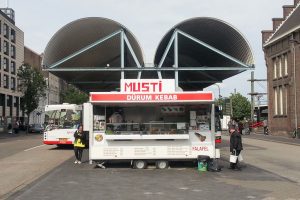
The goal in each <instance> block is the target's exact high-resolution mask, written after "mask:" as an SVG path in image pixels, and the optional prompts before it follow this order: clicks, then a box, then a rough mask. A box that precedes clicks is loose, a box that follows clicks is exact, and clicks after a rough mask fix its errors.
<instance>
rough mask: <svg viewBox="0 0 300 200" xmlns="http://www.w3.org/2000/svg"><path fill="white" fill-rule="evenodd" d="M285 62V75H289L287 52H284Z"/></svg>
mask: <svg viewBox="0 0 300 200" xmlns="http://www.w3.org/2000/svg"><path fill="white" fill-rule="evenodd" d="M283 63H284V75H285V76H286V75H288V59H287V54H284V56H283Z"/></svg>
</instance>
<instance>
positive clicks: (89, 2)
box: [0, 0, 294, 100]
mask: <svg viewBox="0 0 300 200" xmlns="http://www.w3.org/2000/svg"><path fill="white" fill-rule="evenodd" d="M293 2H294V1H293V0H251V1H246V0H209V1H208V0H26V1H25V0H10V1H9V7H11V8H13V9H14V10H15V21H16V25H17V26H18V27H19V28H20V29H21V30H22V31H23V32H24V35H25V45H26V46H27V47H29V48H30V49H32V50H34V51H35V52H37V53H42V52H43V51H44V49H45V47H46V45H47V43H48V42H49V40H50V39H51V37H52V36H53V35H54V34H55V32H57V31H58V30H59V29H60V28H61V27H63V26H64V25H66V24H67V23H69V22H71V21H74V20H76V19H80V18H84V17H105V18H110V19H112V20H115V21H117V22H119V23H121V24H123V25H124V26H126V27H127V28H128V29H129V30H130V31H131V32H132V33H133V34H134V35H135V36H136V38H137V39H138V41H139V43H140V44H141V47H142V49H143V51H144V56H145V61H146V63H153V57H154V54H155V50H156V48H157V46H158V44H159V42H160V40H161V38H162V37H163V36H164V34H165V33H166V32H167V31H168V30H169V29H171V28H172V27H173V26H174V25H176V24H178V23H180V22H181V21H183V20H186V19H189V18H193V17H214V18H219V19H221V20H224V21H226V22H228V23H230V24H231V25H233V26H234V27H236V28H237V29H238V30H239V31H240V32H241V33H242V34H243V35H244V36H245V38H246V39H247V40H248V41H249V43H250V45H251V47H252V49H253V54H254V58H255V66H256V68H255V78H258V79H265V78H266V66H265V61H264V54H263V51H262V43H261V31H262V30H271V29H272V18H276V17H282V14H283V12H282V6H283V5H292V4H293ZM0 7H7V0H0ZM250 73H251V72H250V71H247V72H243V73H241V74H239V75H237V76H234V77H231V78H229V79H227V80H225V81H223V83H220V84H219V86H220V93H221V95H222V96H223V97H226V96H229V95H230V93H233V92H234V91H236V92H240V93H241V94H242V95H244V96H247V97H248V98H249V97H250V96H249V95H247V94H248V93H249V92H250V82H248V81H247V80H248V79H250ZM266 89H267V88H266V83H259V84H255V91H257V92H266ZM206 90H211V91H213V92H214V93H215V95H216V96H217V95H219V94H218V87H217V86H215V85H213V86H211V87H209V88H207V89H206ZM264 100H266V97H264Z"/></svg>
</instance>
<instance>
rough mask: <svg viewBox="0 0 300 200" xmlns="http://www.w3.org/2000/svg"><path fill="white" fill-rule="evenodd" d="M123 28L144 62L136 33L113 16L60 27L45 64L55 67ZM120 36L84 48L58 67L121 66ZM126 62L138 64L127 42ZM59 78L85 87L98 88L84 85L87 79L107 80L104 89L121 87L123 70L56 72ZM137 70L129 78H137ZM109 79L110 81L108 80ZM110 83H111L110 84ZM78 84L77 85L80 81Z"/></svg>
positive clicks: (49, 46)
mask: <svg viewBox="0 0 300 200" xmlns="http://www.w3.org/2000/svg"><path fill="white" fill-rule="evenodd" d="M120 30H123V31H124V33H125V34H126V36H127V38H128V40H129V43H130V44H131V46H132V49H133V51H134V53H135V55H136V57H137V59H138V61H139V62H140V63H141V64H143V63H144V60H143V52H142V49H141V47H140V45H139V43H138V41H137V40H136V39H135V36H134V35H133V34H132V33H131V32H130V31H129V30H128V29H127V28H126V27H125V26H123V25H121V24H119V23H118V22H115V21H113V20H110V19H106V18H100V17H89V18H82V19H79V20H75V21H73V22H71V23H69V24H67V25H65V26H64V27H62V28H61V29H60V30H58V31H57V32H56V33H55V34H54V36H53V37H52V38H51V40H50V41H49V42H48V44H47V46H46V48H45V51H44V58H43V65H44V67H45V68H46V69H47V68H51V66H53V65H54V64H55V63H57V62H58V61H61V60H62V59H65V58H66V57H68V56H70V55H72V54H74V53H75V52H77V51H79V50H81V49H83V48H85V47H87V46H88V45H91V44H93V43H95V42H96V41H98V40H100V39H102V38H105V37H107V36H109V35H111V34H112V33H114V32H117V31H120ZM120 41H121V40H120V35H116V36H114V37H112V38H110V39H108V40H106V41H105V42H102V43H101V44H98V45H95V46H94V47H93V48H91V49H89V50H87V51H84V52H83V53H81V54H79V55H77V56H75V57H73V58H71V59H69V60H66V61H65V62H62V63H61V64H59V65H57V66H55V69H74V68H75V69H77V68H78V69H84V68H105V67H107V66H108V64H109V67H110V68H120V66H121V54H120V52H121V51H120V48H121V45H120V43H121V42H120ZM124 55H125V56H124V63H125V65H126V66H130V67H136V66H137V65H136V63H135V62H134V59H133V57H132V55H131V54H130V52H129V50H128V47H127V46H126V44H125V54H124ZM52 73H53V74H55V75H57V76H58V77H60V78H62V79H64V80H66V81H68V82H70V83H73V84H75V85H76V86H77V87H79V88H80V89H83V90H92V89H93V88H92V87H95V89H96V88H97V89H98V90H99V85H98V87H96V86H93V85H91V84H88V85H86V84H83V83H87V82H93V81H94V82H97V81H99V80H100V81H103V82H102V83H99V84H101V86H102V88H105V89H103V90H110V89H115V88H116V87H119V83H117V84H116V82H118V81H120V78H121V77H120V72H100V71H98V72H97V71H95V72H90V73H83V72H82V71H78V72H76V71H72V72H66V71H52ZM136 74H137V72H131V73H127V77H126V78H136V76H137V75H136ZM105 80H107V81H105ZM108 82H110V83H108ZM76 83H77V84H76Z"/></svg>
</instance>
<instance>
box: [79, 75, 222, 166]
mask: <svg viewBox="0 0 300 200" xmlns="http://www.w3.org/2000/svg"><path fill="white" fill-rule="evenodd" d="M83 107H84V108H83V109H84V113H83V114H84V116H83V126H84V130H85V131H89V159H90V162H101V161H102V162H109V161H113V160H118V161H130V162H131V163H132V166H133V167H134V168H146V167H147V164H148V163H156V167H157V168H167V167H168V165H169V161H177V160H194V161H196V160H197V158H198V157H199V156H200V157H204V158H207V159H209V160H211V161H213V160H215V159H217V158H220V151H219V149H216V147H215V132H216V131H215V124H216V121H215V120H216V118H215V106H214V96H213V94H212V92H203V91H199V92H183V91H176V87H175V81H174V80H173V79H122V80H121V87H120V92H91V93H90V101H89V103H85V104H84V105H83Z"/></svg>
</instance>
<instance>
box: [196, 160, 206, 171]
mask: <svg viewBox="0 0 300 200" xmlns="http://www.w3.org/2000/svg"><path fill="white" fill-rule="evenodd" d="M198 171H200V172H206V171H207V162H206V161H198Z"/></svg>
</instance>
